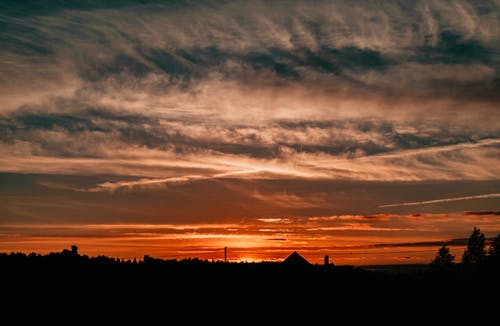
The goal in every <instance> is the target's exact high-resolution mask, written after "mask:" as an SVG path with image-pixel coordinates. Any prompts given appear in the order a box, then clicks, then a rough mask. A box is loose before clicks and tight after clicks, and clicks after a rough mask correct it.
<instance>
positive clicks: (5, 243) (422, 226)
mask: <svg viewBox="0 0 500 326" xmlns="http://www.w3.org/2000/svg"><path fill="white" fill-rule="evenodd" d="M496 214H497V213H495V212H490V213H486V214H482V215H476V214H466V215H465V214H452V215H448V214H427V215H419V216H403V215H376V216H360V215H357V216H353V215H344V216H323V217H309V218H300V219H297V218H296V219H290V218H268V219H256V220H246V221H241V223H229V224H214V223H208V224H92V225H90V224H88V225H67V224H66V225H4V226H2V227H0V231H1V234H0V247H1V248H2V249H3V250H4V251H22V252H30V251H33V250H36V251H37V252H40V253H46V252H52V251H60V250H62V249H63V248H68V247H69V246H70V245H72V244H76V245H78V246H79V248H80V253H82V254H87V255H90V256H95V255H108V256H112V257H120V258H126V259H129V258H138V259H141V258H142V257H143V256H144V255H145V254H149V255H151V256H154V257H158V258H166V259H182V258H186V257H191V258H194V257H197V258H202V259H208V260H220V259H223V248H224V247H228V259H229V260H231V261H262V260H265V261H279V260H281V259H283V258H285V257H286V256H287V255H288V254H289V253H291V252H292V251H299V252H300V253H301V254H302V255H303V256H304V257H306V258H307V259H308V260H309V261H311V262H313V263H321V262H322V261H323V257H324V256H325V255H329V256H330V260H331V261H333V262H334V263H336V264H351V265H368V264H400V263H427V262H429V261H430V259H431V258H432V257H433V256H434V255H435V253H436V251H437V249H438V248H439V246H440V245H441V244H442V243H443V242H445V241H448V242H449V246H450V248H451V250H452V253H453V254H455V255H456V257H457V261H459V260H460V258H461V254H462V253H463V248H464V245H465V238H467V237H468V236H469V234H470V232H471V230H472V227H473V226H477V227H480V228H481V229H482V230H483V231H486V236H487V237H493V236H495V235H496V234H495V233H494V232H491V230H498V229H499V228H500V224H499V222H498V221H496V220H495V219H494V218H495V216H496Z"/></svg>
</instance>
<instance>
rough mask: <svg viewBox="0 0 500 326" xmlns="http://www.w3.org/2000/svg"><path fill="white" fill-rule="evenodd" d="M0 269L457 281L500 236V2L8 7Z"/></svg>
mask: <svg viewBox="0 0 500 326" xmlns="http://www.w3.org/2000/svg"><path fill="white" fill-rule="evenodd" d="M0 44H1V46H0V251H3V252H10V251H22V252H32V251H35V252H40V253H45V252H51V251H60V250H62V249H63V248H68V247H69V246H70V245H71V244H76V245H78V246H79V248H80V252H81V253H83V254H88V255H99V254H105V255H110V256H114V257H121V258H133V257H137V258H141V257H143V255H145V254H149V255H152V256H155V257H160V258H168V259H174V258H175V259H181V258H184V257H198V258H203V259H209V260H217V259H222V258H223V251H224V247H228V258H229V259H230V260H232V261H261V260H273V261H274V260H276V261H279V260H281V259H283V258H285V257H286V256H287V255H288V254H289V253H291V252H292V251H294V250H297V251H298V252H299V253H300V254H302V255H303V256H304V257H305V258H307V259H308V260H309V261H311V262H313V263H320V262H322V260H323V257H324V255H329V256H330V260H331V261H333V262H334V263H336V264H352V265H364V264H399V263H427V262H429V261H430V259H431V258H432V257H433V256H434V255H435V253H436V252H437V250H438V248H439V246H440V245H441V244H443V243H444V242H446V243H448V245H449V246H450V248H451V249H452V253H453V254H455V255H456V257H457V258H456V259H457V260H458V261H459V260H460V258H461V255H462V253H463V248H464V244H465V243H466V238H467V237H468V236H469V235H470V233H471V232H472V229H473V227H474V226H477V227H480V229H481V231H482V232H484V233H485V235H486V236H487V238H490V237H494V236H496V235H497V234H498V233H499V232H500V160H499V158H500V105H499V104H500V1H498V0H482V1H461V0H453V1H451V0H449V1H447V0H439V1H437V0H436V1H432V0H420V1H419V0H416V1H347V0H339V1H321V0H318V1H292V0H280V1H260V0H255V1H243V0H234V1H223V0H221V1H206V0H199V1H154V0H151V1H148V0H143V1H132V0H124V1H114V0H99V1H98V0H74V1H69V0H60V1H42V2H40V1H35V0H27V1H15V0H4V1H2V2H1V3H0Z"/></svg>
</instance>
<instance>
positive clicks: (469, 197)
mask: <svg viewBox="0 0 500 326" xmlns="http://www.w3.org/2000/svg"><path fill="white" fill-rule="evenodd" d="M485 198H500V194H483V195H474V196H464V197H454V198H441V199H433V200H425V201H420V202H412V203H399V204H386V205H381V206H380V207H397V206H419V205H429V204H439V203H449V202H454V201H462V200H473V199H485Z"/></svg>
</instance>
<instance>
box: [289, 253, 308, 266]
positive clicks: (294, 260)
mask: <svg viewBox="0 0 500 326" xmlns="http://www.w3.org/2000/svg"><path fill="white" fill-rule="evenodd" d="M283 263H285V264H288V265H293V266H310V265H311V263H309V262H308V261H307V260H306V259H305V258H304V257H302V256H301V255H299V254H298V253H297V252H296V251H294V252H292V253H291V254H290V256H288V257H287V258H286V259H285V260H284V261H283Z"/></svg>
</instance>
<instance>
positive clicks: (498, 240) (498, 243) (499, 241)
mask: <svg viewBox="0 0 500 326" xmlns="http://www.w3.org/2000/svg"><path fill="white" fill-rule="evenodd" d="M488 254H489V259H490V260H491V261H492V262H495V263H497V264H498V263H500V233H499V234H498V235H497V236H496V237H495V238H494V239H493V242H492V243H491V245H490V249H489V250H488Z"/></svg>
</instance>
